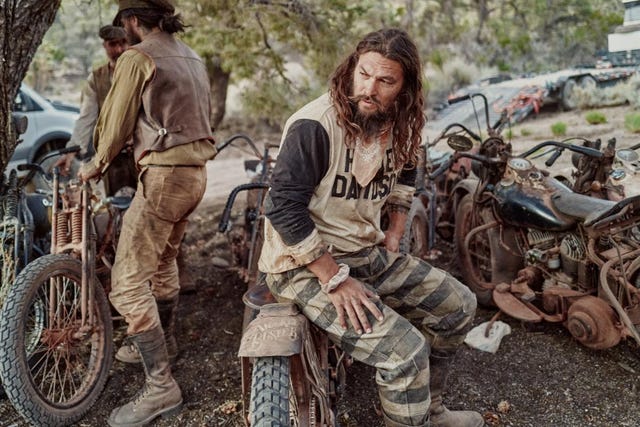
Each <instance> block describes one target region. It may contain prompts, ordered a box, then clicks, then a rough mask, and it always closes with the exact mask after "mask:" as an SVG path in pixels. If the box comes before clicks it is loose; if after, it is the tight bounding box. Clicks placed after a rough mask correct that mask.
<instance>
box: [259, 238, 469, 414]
mask: <svg viewBox="0 0 640 427" xmlns="http://www.w3.org/2000/svg"><path fill="white" fill-rule="evenodd" d="M337 261H338V262H340V263H345V264H347V265H349V267H350V268H351V273H350V275H351V277H354V278H356V279H358V280H360V281H362V282H363V283H365V284H366V285H367V286H368V287H369V288H370V289H371V290H373V291H375V292H376V293H377V294H378V295H379V296H380V298H381V300H380V301H379V302H378V303H377V305H378V308H379V309H380V310H381V311H382V313H383V315H384V319H383V320H382V321H378V320H377V319H376V318H375V317H374V316H373V315H372V314H371V313H368V311H367V310H366V308H365V311H366V312H367V313H368V318H369V322H370V324H371V329H372V332H371V333H365V334H358V333H356V332H355V330H354V329H353V327H352V326H349V328H348V329H347V330H343V329H342V328H341V327H340V324H339V323H338V316H337V313H336V310H335V307H334V306H333V304H332V303H331V301H330V300H329V298H328V296H327V295H326V294H325V293H324V292H322V290H321V289H320V285H319V284H318V279H317V277H316V276H315V275H314V274H313V273H311V271H309V270H308V269H307V268H305V267H302V268H298V269H295V270H290V271H288V272H285V273H281V274H268V275H267V285H268V286H269V289H270V290H271V292H272V293H273V295H274V296H275V297H276V298H277V299H278V301H280V302H293V303H295V304H296V305H297V306H298V307H299V308H300V309H301V310H302V312H303V313H304V314H305V316H306V317H307V318H308V319H309V320H310V321H312V322H313V323H314V324H316V325H317V326H318V327H320V328H321V329H323V330H324V331H326V332H327V334H328V336H329V338H330V339H331V340H332V341H333V342H335V343H336V344H337V345H339V346H340V347H341V348H342V349H343V350H344V351H346V352H347V353H349V354H350V355H352V356H353V357H354V359H356V360H359V361H361V362H363V363H365V364H367V365H371V366H375V367H376V369H377V373H376V382H377V383H378V389H379V394H380V400H381V404H382V408H383V410H384V412H385V415H386V416H387V417H388V418H390V419H391V420H393V421H395V422H397V423H400V424H404V425H408V426H420V425H424V424H425V423H426V421H427V420H428V413H429V403H430V395H429V354H430V353H431V350H432V349H433V350H436V351H438V350H441V351H451V350H455V349H457V348H458V347H459V346H460V345H461V344H462V342H463V340H464V336H465V334H466V332H467V330H468V329H469V327H470V326H471V321H472V320H473V316H474V314H475V310H476V299H475V296H474V295H473V293H472V292H471V291H470V290H469V289H468V288H467V287H466V286H464V285H463V284H462V283H460V282H459V281H457V280H456V279H454V278H453V277H452V276H451V275H450V274H448V273H446V272H444V271H442V270H440V269H438V268H435V267H432V266H431V265H429V264H427V263H426V262H424V261H423V260H420V259H418V258H414V257H412V256H410V255H405V254H399V253H394V252H388V251H386V250H385V249H384V248H381V247H372V248H366V249H364V250H362V251H360V252H357V253H354V254H350V255H347V256H343V257H339V258H337Z"/></svg>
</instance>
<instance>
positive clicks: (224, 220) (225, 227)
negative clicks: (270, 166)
mask: <svg viewBox="0 0 640 427" xmlns="http://www.w3.org/2000/svg"><path fill="white" fill-rule="evenodd" d="M268 188H269V184H267V183H265V182H250V183H248V184H241V185H238V186H237V187H236V188H234V189H233V190H231V193H230V194H229V197H228V198H227V203H226V205H225V206H224V210H223V211H222V217H221V218H220V223H219V224H218V231H220V232H222V233H226V232H227V231H229V218H230V217H231V209H232V208H233V203H234V202H235V200H236V196H237V195H238V193H240V192H241V191H247V190H260V189H262V190H266V189H268Z"/></svg>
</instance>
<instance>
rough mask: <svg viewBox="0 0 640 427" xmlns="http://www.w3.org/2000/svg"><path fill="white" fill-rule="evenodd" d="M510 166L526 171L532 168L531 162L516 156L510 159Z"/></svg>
mask: <svg viewBox="0 0 640 427" xmlns="http://www.w3.org/2000/svg"><path fill="white" fill-rule="evenodd" d="M509 167H510V168H511V169H514V170H518V171H526V170H528V169H531V162H530V161H529V160H527V159H521V158H519V157H514V158H512V159H510V160H509Z"/></svg>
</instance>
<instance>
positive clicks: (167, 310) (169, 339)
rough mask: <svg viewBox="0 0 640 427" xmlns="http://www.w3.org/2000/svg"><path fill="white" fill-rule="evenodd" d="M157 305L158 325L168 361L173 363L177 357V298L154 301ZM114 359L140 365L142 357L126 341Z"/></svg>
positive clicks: (131, 344)
mask: <svg viewBox="0 0 640 427" xmlns="http://www.w3.org/2000/svg"><path fill="white" fill-rule="evenodd" d="M156 304H157V305H158V315H159V316H160V324H161V325H162V330H163V331H164V340H165V343H166V346H167V353H168V354H169V361H170V362H171V363H173V362H175V361H176V359H177V357H178V343H177V342H176V337H175V330H176V311H177V309H178V298H177V297H176V298H174V299H172V300H166V301H156ZM116 359H117V360H119V361H121V362H124V363H140V362H142V357H140V353H139V352H138V349H137V348H136V346H135V345H134V344H133V342H132V341H131V340H130V339H128V340H127V341H126V342H125V343H124V344H123V345H122V347H120V348H119V349H118V352H117V353H116Z"/></svg>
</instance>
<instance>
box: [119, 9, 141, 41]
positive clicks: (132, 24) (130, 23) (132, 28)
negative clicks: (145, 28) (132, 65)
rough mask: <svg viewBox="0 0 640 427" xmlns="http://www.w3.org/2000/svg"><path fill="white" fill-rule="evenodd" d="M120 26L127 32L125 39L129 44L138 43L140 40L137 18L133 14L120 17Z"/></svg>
mask: <svg viewBox="0 0 640 427" xmlns="http://www.w3.org/2000/svg"><path fill="white" fill-rule="evenodd" d="M122 26H123V27H124V31H125V32H126V33H127V39H128V40H129V44H138V43H140V42H141V41H142V37H140V31H139V29H138V19H137V18H136V17H135V16H132V17H130V18H123V19H122Z"/></svg>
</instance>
